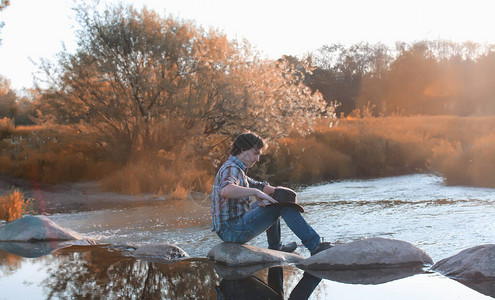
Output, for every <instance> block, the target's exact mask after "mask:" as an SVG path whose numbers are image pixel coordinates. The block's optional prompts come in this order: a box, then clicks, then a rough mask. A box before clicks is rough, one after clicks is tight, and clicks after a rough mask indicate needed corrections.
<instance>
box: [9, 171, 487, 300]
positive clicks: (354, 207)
mask: <svg viewBox="0 0 495 300" xmlns="http://www.w3.org/2000/svg"><path fill="white" fill-rule="evenodd" d="M298 201H299V203H300V204H301V205H302V206H303V207H304V209H305V213H304V216H305V218H306V219H307V221H308V223H309V224H311V225H312V226H313V227H314V228H315V230H316V231H317V232H318V233H319V234H320V235H321V236H322V237H323V238H324V240H325V241H330V242H334V243H346V242H350V241H353V240H357V239H363V238H367V237H385V238H392V239H399V240H404V241H407V242H410V243H412V244H414V245H416V246H417V247H419V248H421V249H422V250H424V251H425V252H426V253H428V254H429V255H430V256H431V257H432V259H433V261H434V262H437V261H439V260H440V259H442V258H446V257H449V256H452V255H454V254H456V253H458V252H459V251H461V250H463V249H466V248H469V247H472V246H475V245H480V244H487V243H494V242H495V236H494V235H493V233H494V232H495V222H493V219H492V216H493V215H495V205H494V204H495V189H489V188H473V187H462V186H446V185H445V184H444V182H443V179H442V178H440V177H437V176H433V175H425V174H416V175H406V176H399V177H389V178H379V179H372V180H346V181H340V182H332V183H326V184H321V185H317V186H310V187H305V188H301V189H299V190H298ZM184 203H185V204H184ZM184 203H183V204H181V205H182V206H183V207H179V206H180V205H179V206H174V207H171V206H166V205H153V206H141V207H134V208H128V209H118V210H101V211H90V212H79V213H73V214H55V215H52V216H50V218H51V219H52V220H54V221H55V222H56V223H57V224H59V225H60V226H62V227H66V228H70V229H72V230H75V231H77V232H79V233H81V234H83V235H84V236H86V237H88V238H91V239H94V240H97V241H99V242H101V243H108V244H113V245H123V244H127V245H137V244H149V243H163V242H168V243H173V244H176V245H178V246H179V247H181V248H182V249H184V250H185V251H186V252H187V253H188V254H189V255H190V256H191V257H195V258H203V257H205V256H206V254H207V252H208V250H209V249H210V248H211V247H212V246H214V245H216V244H217V243H219V239H218V237H217V236H216V235H215V234H214V233H212V232H211V231H210V215H209V203H208V201H202V200H201V199H200V200H198V199H195V200H191V201H187V202H184ZM282 224H283V222H282ZM282 231H283V233H282V235H283V241H284V242H290V241H297V242H298V243H300V241H298V240H297V238H296V237H295V236H294V235H293V234H292V233H291V232H290V231H289V230H288V228H287V227H286V226H285V225H283V226H282ZM250 244H252V245H256V246H261V247H266V240H265V237H264V236H259V237H258V238H256V239H255V240H253V241H251V242H250ZM297 251H298V252H299V253H301V254H302V255H303V256H308V255H309V253H308V252H307V251H306V250H305V249H304V248H303V247H301V246H300V247H298V249H297ZM46 259H48V258H46ZM46 259H45V260H46ZM133 263H136V262H133ZM25 264H26V265H29V264H34V262H33V261H30V262H29V263H25ZM45 264H46V262H45ZM199 265H200V266H203V267H204V265H205V262H203V263H199ZM29 268H31V269H32V268H34V267H32V266H31V267H29ZM29 268H28V269H29ZM160 268H161V269H163V267H160ZM160 268H158V269H160ZM195 268H196V267H195ZM155 269H157V267H155ZM199 269H201V268H199ZM19 270H20V271H18V272H14V274H15V275H16V276H21V275H19V272H27V271H26V270H24V271H23V269H22V268H19ZM208 270H209V271H205V272H206V273H208V272H211V270H213V269H212V268H210V269H208ZM208 274H209V273H208ZM11 275H12V274H11ZM205 276H206V278H207V279H208V280H209V281H212V282H213V281H215V280H216V283H214V284H213V283H212V284H209V285H215V284H218V280H219V279H218V278H217V279H215V280H213V279H212V276H211V275H205ZM284 276H286V277H287V276H288V278H289V279H290V280H289V283H285V286H286V288H287V289H289V290H290V289H291V288H293V287H294V286H295V285H296V284H297V279H298V278H301V276H302V271H301V270H298V269H297V268H295V267H294V268H292V267H289V268H285V270H284ZM14 281H15V280H14ZM38 281H42V279H39V280H38ZM38 281H36V280H34V282H35V283H36V282H38ZM35 283H31V285H30V286H32V285H36V284H35ZM7 284H9V285H11V284H12V283H11V282H10V281H9V282H8V281H5V279H4V280H2V279H0V290H1V289H2V288H3V287H5V286H6V285H7ZM17 284H18V285H19V284H21V283H19V282H17ZM14 285H15V284H14ZM21 285H22V284H21ZM40 285H42V284H41V283H40ZM169 288H170V287H169ZM205 293H206V294H208V295H210V296H211V295H213V294H214V293H213V292H212V291H211V290H208V291H206V292H205ZM203 295H204V294H203ZM311 297H312V299H364V298H366V299H383V298H387V299H399V298H400V299H426V298H428V299H485V298H491V297H489V296H486V295H483V294H481V293H478V292H476V291H475V290H474V289H471V288H468V287H467V286H465V285H462V284H460V283H458V282H456V281H454V280H451V279H448V278H445V277H443V276H441V275H439V274H436V273H427V274H419V275H415V276H411V277H408V278H405V279H400V280H395V281H392V282H388V283H385V284H378V285H376V284H375V285H362V284H349V283H338V282H334V281H330V280H323V282H322V283H320V285H319V286H318V288H317V289H316V290H315V292H314V293H313V294H312V296H311ZM423 297H424V298H423ZM8 298H9V297H6V298H5V299H8ZM35 298H39V299H44V298H46V297H44V296H43V297H35ZM55 298H56V297H55ZM185 298H187V297H185ZM193 298H194V297H193ZM205 298H209V297H207V296H205ZM0 299H3V298H2V297H1V292H0Z"/></svg>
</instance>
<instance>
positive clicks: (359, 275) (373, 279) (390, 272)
mask: <svg viewBox="0 0 495 300" xmlns="http://www.w3.org/2000/svg"><path fill="white" fill-rule="evenodd" d="M307 272H309V273H311V274H313V275H315V276H317V277H320V278H323V279H329V280H332V281H338V282H342V283H350V284H382V283H387V282H390V281H394V280H398V279H402V278H406V277H410V276H413V275H417V274H423V273H425V271H424V270H423V269H422V268H420V267H415V268H410V267H408V268H380V269H364V270H339V271H336V270H330V271H307Z"/></svg>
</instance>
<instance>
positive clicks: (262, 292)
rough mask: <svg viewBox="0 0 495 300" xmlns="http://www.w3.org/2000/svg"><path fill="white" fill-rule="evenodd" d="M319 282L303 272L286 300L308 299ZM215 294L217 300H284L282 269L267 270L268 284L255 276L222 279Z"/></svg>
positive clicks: (316, 278)
mask: <svg viewBox="0 0 495 300" xmlns="http://www.w3.org/2000/svg"><path fill="white" fill-rule="evenodd" d="M320 282H321V278H319V277H316V276H313V275H311V274H310V273H308V272H304V274H303V276H302V277H301V279H300V280H299V282H298V283H297V285H296V286H295V287H294V289H293V290H292V291H291V293H290V295H289V297H288V299H289V300H290V299H294V300H296V299H297V300H301V299H308V298H309V297H310V296H311V294H312V293H313V291H314V290H315V289H316V287H317V286H318V285H319V284H320ZM215 292H216V294H217V299H284V298H285V297H284V284H283V268H282V267H272V268H270V269H268V284H266V283H265V282H263V281H262V280H261V279H259V278H258V277H256V276H249V277H247V278H243V279H235V280H233V279H222V281H221V282H220V285H219V286H218V287H217V288H215Z"/></svg>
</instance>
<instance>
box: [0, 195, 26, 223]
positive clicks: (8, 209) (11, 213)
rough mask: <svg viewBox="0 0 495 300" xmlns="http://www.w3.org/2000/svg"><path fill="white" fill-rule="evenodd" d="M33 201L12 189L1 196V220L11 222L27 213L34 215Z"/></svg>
mask: <svg viewBox="0 0 495 300" xmlns="http://www.w3.org/2000/svg"><path fill="white" fill-rule="evenodd" d="M32 206H33V199H31V198H26V197H25V195H24V193H22V192H20V191H19V190H17V189H14V188H11V189H10V191H8V192H6V193H5V194H4V195H0V220H4V221H7V222H11V221H14V220H17V219H19V218H21V217H22V215H24V214H27V213H33V212H34V210H33V207H32Z"/></svg>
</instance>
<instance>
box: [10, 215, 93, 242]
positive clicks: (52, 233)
mask: <svg viewBox="0 0 495 300" xmlns="http://www.w3.org/2000/svg"><path fill="white" fill-rule="evenodd" d="M82 238H83V237H82V236H81V235H80V234H78V233H77V232H74V231H72V230H69V229H66V228H62V227H60V226H59V225H57V224H56V223H55V222H53V221H52V220H50V219H48V218H47V217H45V216H26V217H23V218H20V219H17V220H15V221H13V222H10V223H8V224H6V225H5V226H3V227H0V241H5V242H7V241H8V242H38V241H69V240H79V239H82Z"/></svg>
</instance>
